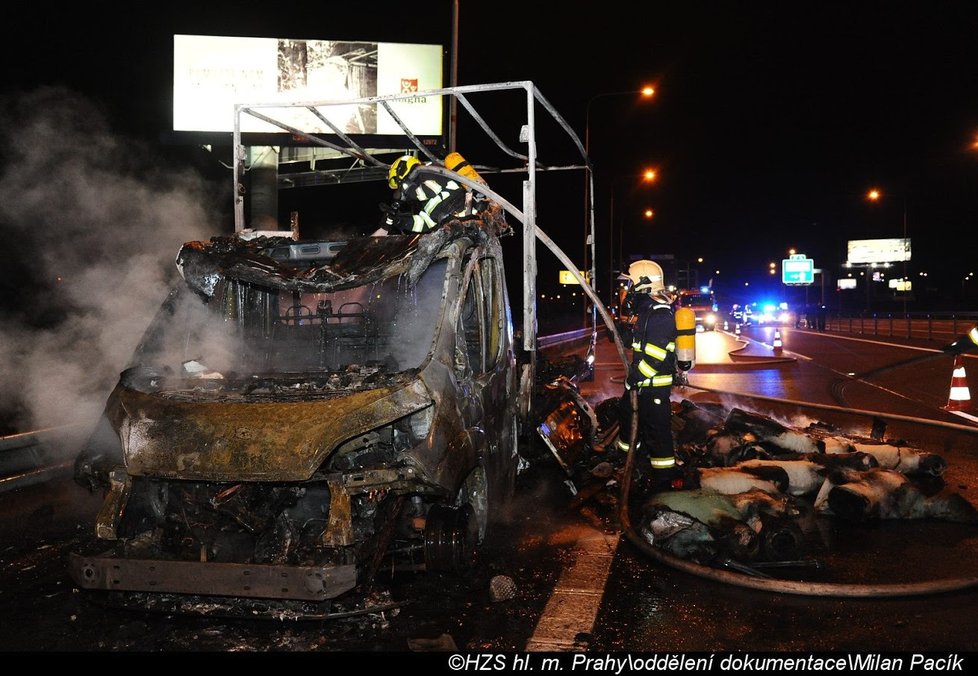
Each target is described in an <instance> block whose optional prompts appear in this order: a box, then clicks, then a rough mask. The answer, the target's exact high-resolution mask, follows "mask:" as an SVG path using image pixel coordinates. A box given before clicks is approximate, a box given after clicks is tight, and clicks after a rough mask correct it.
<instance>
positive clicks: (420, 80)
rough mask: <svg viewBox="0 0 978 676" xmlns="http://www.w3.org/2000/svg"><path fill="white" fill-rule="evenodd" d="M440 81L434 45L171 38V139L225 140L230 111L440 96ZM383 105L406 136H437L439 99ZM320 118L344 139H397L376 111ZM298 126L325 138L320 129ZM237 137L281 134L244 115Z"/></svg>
mask: <svg viewBox="0 0 978 676" xmlns="http://www.w3.org/2000/svg"><path fill="white" fill-rule="evenodd" d="M442 73H443V67H442V47H441V45H423V44H407V43H392V42H350V41H339V40H292V39H285V38H247V37H221V36H212V35H174V36H173V131H179V132H229V133H230V132H232V131H234V105H235V104H242V103H244V104H259V103H261V104H266V103H276V102H279V101H281V102H283V103H301V102H320V101H346V100H349V99H361V98H368V97H373V96H384V95H388V94H402V93H412V92H419V91H427V90H434V89H440V88H441V87H442ZM389 105H390V106H391V108H392V109H393V110H394V112H395V114H396V115H397V116H398V117H400V118H401V119H402V120H403V121H404V122H405V124H406V125H407V126H408V127H409V128H410V129H411V131H412V132H413V133H415V134H417V135H419V136H438V135H441V134H442V132H443V114H444V105H443V102H442V97H424V96H419V97H413V98H406V99H399V100H397V101H391V102H390V103H389ZM323 112H325V113H326V116H327V118H328V119H329V121H330V122H332V123H333V124H335V125H336V127H337V128H339V129H340V130H341V131H343V132H344V133H349V134H378V135H387V134H392V135H401V134H403V132H402V131H401V128H400V127H399V126H398V125H397V123H396V122H395V121H394V120H393V118H391V116H390V115H389V114H388V113H387V111H385V110H383V108H381V107H380V106H378V105H376V104H363V105H351V106H342V105H338V106H327V107H324V108H323ZM301 126H302V128H303V129H306V130H310V131H313V132H315V133H324V134H328V133H333V132H332V129H331V128H330V127H329V125H327V124H325V123H321V124H319V125H317V126H316V127H314V128H312V127H310V126H309V125H308V124H303V125H301ZM241 131H242V132H266V133H267V132H276V133H282V130H281V129H279V128H278V127H274V126H272V125H269V124H268V123H266V122H263V121H261V120H258V119H255V118H252V117H251V116H248V115H244V116H242V118H241Z"/></svg>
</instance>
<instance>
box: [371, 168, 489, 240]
mask: <svg viewBox="0 0 978 676" xmlns="http://www.w3.org/2000/svg"><path fill="white" fill-rule="evenodd" d="M445 160H446V166H447V167H448V168H449V169H451V170H452V171H456V172H458V173H460V174H462V175H463V176H468V174H466V173H464V171H465V170H466V169H467V168H469V167H470V166H471V165H469V164H468V163H467V162H465V161H464V159H463V158H462V156H461V155H459V154H458V153H451V154H450V155H449V156H448V157H446V158H445ZM427 167H428V165H426V164H423V163H422V162H421V161H420V160H419V159H418V158H417V157H414V156H413V155H402V156H401V157H399V158H397V159H396V160H394V162H393V164H391V166H390V170H389V171H388V172H387V185H388V186H390V189H391V190H393V191H394V199H393V201H392V202H391V203H390V204H388V205H382V206H381V210H382V211H384V212H385V214H386V216H385V218H384V219H383V227H384V228H385V229H386V230H388V231H390V230H395V231H398V232H404V233H408V232H418V233H421V232H427V231H429V230H432V229H434V228H436V227H438V226H439V225H441V223H442V222H443V221H445V220H447V219H449V218H453V217H461V216H467V215H471V214H472V213H474V210H473V208H472V197H471V191H469V190H467V189H466V187H465V186H464V185H461V184H460V183H459V182H458V181H455V180H453V179H452V178H450V177H447V176H444V175H442V174H440V173H438V172H435V171H430V170H427ZM469 171H470V172H471V173H475V170H474V169H469ZM475 176H477V177H478V174H475Z"/></svg>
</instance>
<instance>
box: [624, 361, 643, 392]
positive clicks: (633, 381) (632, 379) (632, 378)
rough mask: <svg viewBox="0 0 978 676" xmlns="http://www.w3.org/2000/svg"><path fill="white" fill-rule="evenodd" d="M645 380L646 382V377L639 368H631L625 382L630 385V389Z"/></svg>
mask: <svg viewBox="0 0 978 676" xmlns="http://www.w3.org/2000/svg"><path fill="white" fill-rule="evenodd" d="M644 380H645V376H643V375H642V373H641V372H640V371H639V370H638V367H637V366H631V367H629V369H628V377H627V378H626V379H625V382H626V383H627V384H628V386H629V387H635V386H636V385H638V384H639V383H640V382H642V381H644Z"/></svg>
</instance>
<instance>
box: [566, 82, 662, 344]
mask: <svg viewBox="0 0 978 676" xmlns="http://www.w3.org/2000/svg"><path fill="white" fill-rule="evenodd" d="M636 94H640V95H641V96H642V97H643V98H652V96H654V95H655V88H654V87H652V86H651V85H646V86H645V87H643V88H642V89H630V90H627V91H620V92H601V93H599V94H595V95H594V96H592V97H591V98H589V99H588V102H587V106H585V110H584V154H585V155H586V156H587V157H586V158H585V159H586V165H587V169H586V171H585V176H584V267H585V270H586V272H587V273H588V274H589V275H590V276H589V280H588V281H590V283H591V285H592V286H594V283H595V274H596V273H595V261H596V256H595V241H594V227H593V225H594V198H593V183H594V181H593V178H592V174H593V171H594V170H593V168H592V167H591V105H592V104H593V103H594V102H595V101H596V100H598V99H600V98H606V97H611V96H634V95H636ZM584 307H585V314H584V316H585V318H586V317H587V302H586V301H585V303H584ZM596 313H597V311H596V309H595V308H593V307H592V308H591V325H592V326H595V324H596V322H597V317H596Z"/></svg>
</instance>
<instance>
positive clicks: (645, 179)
mask: <svg viewBox="0 0 978 676" xmlns="http://www.w3.org/2000/svg"><path fill="white" fill-rule="evenodd" d="M637 177H640V178H641V182H642V183H645V184H651V183H653V182H654V181H655V180H656V178H658V172H656V170H655V169H646V170H645V171H643V172H642V173H640V174H624V175H622V176H616V177H615V178H613V179H612V180H611V184H610V187H611V190H610V197H609V205H610V208H609V209H608V298H609V300H610V301H611V302H614V300H615V293H614V292H615V281H614V280H615V260H614V251H615V186H616V185H617V184H618V181H619V180H620V179H624V178H631V179H635V178H637ZM642 215H643V217H644V218H645V219H646V220H651V219H652V217H653V216H654V215H655V212H654V211H653V210H652V209H648V208H647V209H645V210H644V211H643V214H642ZM624 235H625V231H624V227H622V228H621V230H620V232H619V235H618V247H619V248H618V264H619V265H620V266H622V267H624V265H625V261H624V258H623V257H622V248H621V247H622V242H623V241H624Z"/></svg>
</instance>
